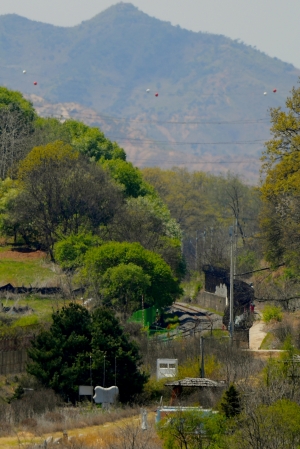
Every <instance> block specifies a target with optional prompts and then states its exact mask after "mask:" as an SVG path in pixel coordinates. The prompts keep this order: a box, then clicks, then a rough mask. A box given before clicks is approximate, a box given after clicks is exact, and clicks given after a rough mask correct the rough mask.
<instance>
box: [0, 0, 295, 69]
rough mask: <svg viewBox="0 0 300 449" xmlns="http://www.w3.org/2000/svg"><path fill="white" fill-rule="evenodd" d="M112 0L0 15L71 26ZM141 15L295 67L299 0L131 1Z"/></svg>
mask: <svg viewBox="0 0 300 449" xmlns="http://www.w3.org/2000/svg"><path fill="white" fill-rule="evenodd" d="M116 3H118V1H117V0H116V1H114V0H0V15H1V14H7V13H16V14H19V15H21V16H25V17H28V18H29V19H32V20H38V21H41V22H47V23H52V24H54V25H62V26H72V25H76V24H78V23H80V22H82V21H83V20H87V19H90V18H92V17H93V16H95V15H96V14H98V13H100V12H101V11H103V10H104V9H106V8H108V7H109V6H111V5H113V4H116ZM130 3H133V4H134V5H136V6H137V7H138V8H139V9H140V10H141V11H144V12H145V13H147V14H149V15H151V16H154V17H157V18H158V19H161V20H166V21H168V22H171V23H172V24H173V25H177V24H179V25H180V26H181V27H182V28H187V29H189V30H193V31H208V32H211V33H216V34H224V35H225V36H228V37H231V38H232V39H241V40H242V41H243V42H245V43H246V44H249V45H252V46H256V47H257V48H258V49H259V50H262V51H264V52H265V53H267V54H268V55H270V56H276V57H277V58H279V59H282V60H284V61H286V62H291V63H293V64H294V65H295V66H296V67H298V68H300V51H299V42H300V39H299V38H300V26H299V18H300V0H132V1H131V2H130Z"/></svg>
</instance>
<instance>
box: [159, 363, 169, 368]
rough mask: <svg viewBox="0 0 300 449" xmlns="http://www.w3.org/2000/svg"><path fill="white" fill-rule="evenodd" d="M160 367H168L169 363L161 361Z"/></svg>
mask: <svg viewBox="0 0 300 449" xmlns="http://www.w3.org/2000/svg"><path fill="white" fill-rule="evenodd" d="M159 367H160V368H168V364H167V363H160V364H159Z"/></svg>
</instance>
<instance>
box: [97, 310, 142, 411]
mask: <svg viewBox="0 0 300 449" xmlns="http://www.w3.org/2000/svg"><path fill="white" fill-rule="evenodd" d="M92 323H93V324H92V341H91V347H92V357H93V365H92V367H93V378H94V379H95V382H96V383H97V385H103V376H102V373H103V367H104V364H103V361H104V360H103V359H104V356H105V386H106V387H108V386H111V385H115V383H116V385H117V386H118V387H119V391H120V400H121V401H122V402H125V403H127V402H130V401H132V400H133V399H134V397H135V396H136V395H137V394H139V393H141V392H142V390H143V386H144V384H145V382H146V381H147V379H148V376H147V375H146V374H145V373H144V372H143V371H142V370H141V369H140V367H141V362H142V360H141V356H140V354H139V351H138V347H137V345H136V344H135V343H134V342H130V341H129V339H128V337H127V336H126V334H125V333H124V332H123V330H122V328H121V327H120V324H119V322H118V320H117V319H116V318H115V317H114V315H113V314H112V312H111V311H109V310H107V309H103V308H99V309H96V310H95V311H94V313H93V314H92ZM115 368H116V371H115ZM115 375H116V379H115Z"/></svg>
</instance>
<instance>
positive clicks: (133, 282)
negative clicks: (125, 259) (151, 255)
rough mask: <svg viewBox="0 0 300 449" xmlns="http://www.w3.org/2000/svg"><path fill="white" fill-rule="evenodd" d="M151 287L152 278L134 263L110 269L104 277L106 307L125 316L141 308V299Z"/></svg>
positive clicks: (102, 291)
mask: <svg viewBox="0 0 300 449" xmlns="http://www.w3.org/2000/svg"><path fill="white" fill-rule="evenodd" d="M150 285H151V282H150V276H149V275H148V274H145V273H144V270H143V268H142V267H140V266H138V265H135V264H133V263H128V264H125V263H120V264H119V265H117V266H115V267H111V268H108V269H107V270H106V272H105V273H104V275H103V276H102V282H101V287H100V291H101V296H102V297H103V302H104V305H106V306H109V307H112V308H113V309H114V310H120V311H121V312H122V313H123V314H124V316H125V317H126V315H128V314H129V313H130V312H132V311H133V310H136V309H139V308H140V306H141V298H142V296H143V295H144V294H145V292H146V291H147V289H148V287H149V286H150Z"/></svg>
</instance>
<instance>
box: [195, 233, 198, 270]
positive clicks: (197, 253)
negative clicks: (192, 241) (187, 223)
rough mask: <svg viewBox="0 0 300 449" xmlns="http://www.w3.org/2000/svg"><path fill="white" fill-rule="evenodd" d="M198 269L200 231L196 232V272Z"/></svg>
mask: <svg viewBox="0 0 300 449" xmlns="http://www.w3.org/2000/svg"><path fill="white" fill-rule="evenodd" d="M197 268H198V231H196V249H195V271H197Z"/></svg>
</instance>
